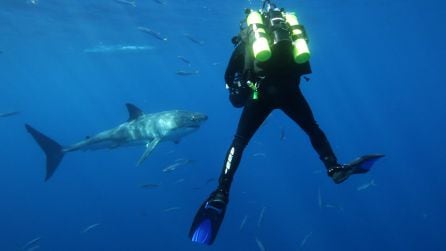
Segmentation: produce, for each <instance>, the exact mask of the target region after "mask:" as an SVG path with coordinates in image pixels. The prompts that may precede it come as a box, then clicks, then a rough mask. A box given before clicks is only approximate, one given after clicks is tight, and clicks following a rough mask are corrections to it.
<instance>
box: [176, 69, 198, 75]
mask: <svg viewBox="0 0 446 251" xmlns="http://www.w3.org/2000/svg"><path fill="white" fill-rule="evenodd" d="M199 73H200V72H199V71H198V70H194V71H185V70H178V71H177V72H176V74H177V75H180V76H191V75H197V74H199Z"/></svg>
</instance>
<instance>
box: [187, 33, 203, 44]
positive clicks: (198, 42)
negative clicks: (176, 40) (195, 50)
mask: <svg viewBox="0 0 446 251" xmlns="http://www.w3.org/2000/svg"><path fill="white" fill-rule="evenodd" d="M184 36H185V37H187V38H188V39H189V40H190V41H192V42H194V43H196V44H199V45H203V44H204V41H202V40H198V39H196V38H195V37H193V36H192V35H190V34H188V33H185V34H184Z"/></svg>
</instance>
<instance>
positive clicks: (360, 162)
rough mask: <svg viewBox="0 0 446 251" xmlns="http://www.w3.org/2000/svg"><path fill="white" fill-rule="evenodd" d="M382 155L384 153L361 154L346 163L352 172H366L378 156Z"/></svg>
mask: <svg viewBox="0 0 446 251" xmlns="http://www.w3.org/2000/svg"><path fill="white" fill-rule="evenodd" d="M382 157H384V154H368V155H364V156H361V157H359V158H357V159H356V160H354V161H353V162H351V163H350V164H348V166H350V167H351V168H352V171H353V172H352V173H353V174H357V173H366V172H368V171H369V170H370V169H371V168H372V166H373V164H374V163H375V162H376V161H377V160H378V159H380V158H382Z"/></svg>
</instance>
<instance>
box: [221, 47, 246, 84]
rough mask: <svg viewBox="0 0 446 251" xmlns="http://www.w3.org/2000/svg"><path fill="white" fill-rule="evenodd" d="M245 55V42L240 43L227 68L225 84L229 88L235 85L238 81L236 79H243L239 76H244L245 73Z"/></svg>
mask: <svg viewBox="0 0 446 251" xmlns="http://www.w3.org/2000/svg"><path fill="white" fill-rule="evenodd" d="M244 54H245V44H244V43H243V42H240V43H239V44H238V45H237V47H235V49H234V51H233V52H232V55H231V58H230V59H229V63H228V66H227V67H226V72H225V82H226V84H227V85H228V86H229V87H231V86H232V85H233V83H234V81H237V79H236V77H238V78H240V77H241V76H238V75H240V74H242V72H243V67H244V57H245V56H244Z"/></svg>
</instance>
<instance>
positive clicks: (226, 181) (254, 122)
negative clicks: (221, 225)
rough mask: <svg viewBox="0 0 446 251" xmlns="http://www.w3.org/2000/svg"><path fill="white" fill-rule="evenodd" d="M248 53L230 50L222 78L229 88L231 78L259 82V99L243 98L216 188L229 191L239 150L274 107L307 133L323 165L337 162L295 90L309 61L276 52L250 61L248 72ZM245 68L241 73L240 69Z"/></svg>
mask: <svg viewBox="0 0 446 251" xmlns="http://www.w3.org/2000/svg"><path fill="white" fill-rule="evenodd" d="M250 57H251V58H252V55H250V54H249V50H246V49H245V46H244V44H243V42H242V43H240V44H239V45H238V46H237V47H236V49H235V50H234V52H233V54H232V56H231V59H230V61H229V64H228V67H227V69H226V72H225V81H226V83H227V84H228V85H229V87H230V88H234V86H231V83H233V82H234V79H235V78H241V79H242V81H246V80H253V81H256V82H260V84H259V89H258V91H259V98H258V99H257V100H254V99H252V98H248V100H247V101H246V103H245V105H244V108H243V112H242V115H241V117H240V121H239V124H238V127H237V132H236V134H235V136H234V140H233V142H232V144H231V146H230V147H229V150H228V152H227V154H226V158H225V162H224V165H223V170H222V173H221V175H220V179H219V189H221V190H223V191H224V192H225V193H229V189H230V185H231V182H232V179H233V176H234V174H235V172H236V170H237V167H238V165H239V163H240V160H241V157H242V153H243V150H244V149H245V147H246V145H247V144H248V142H249V141H250V140H251V138H252V136H253V135H254V133H255V132H256V131H257V129H258V128H259V127H260V125H261V124H262V123H263V121H264V120H265V119H266V118H267V116H268V115H269V114H270V113H271V112H272V111H273V110H274V109H281V110H282V111H283V112H284V113H285V114H287V115H288V116H289V117H290V118H291V119H292V120H293V121H294V122H296V124H298V125H299V126H300V127H301V128H302V129H303V130H304V131H305V133H306V134H307V135H308V136H309V138H310V141H311V144H312V146H313V148H314V149H315V150H316V152H317V153H318V154H319V157H320V158H321V160H322V161H323V162H324V164H325V166H326V167H327V168H330V167H333V166H336V165H339V164H338V163H337V160H336V157H335V154H334V153H333V150H332V148H331V146H330V144H329V142H328V140H327V138H326V136H325V134H324V133H323V132H322V130H321V129H320V128H319V125H318V124H317V123H316V121H315V119H314V116H313V113H312V111H311V108H310V106H309V105H308V103H307V101H306V100H305V98H304V96H303V95H302V92H301V91H300V89H299V82H300V77H301V76H302V75H304V74H308V73H311V69H310V65H309V63H305V64H301V65H298V64H296V63H294V61H293V58H292V53H291V51H289V53H283V54H282V55H280V53H276V57H274V51H273V57H272V58H271V59H269V60H268V61H267V62H265V63H260V62H253V65H254V66H253V67H251V68H252V69H249V71H250V72H246V66H247V65H251V64H252V62H247V60H249V58H250ZM243 68H245V70H244V72H241V71H240V69H243Z"/></svg>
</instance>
